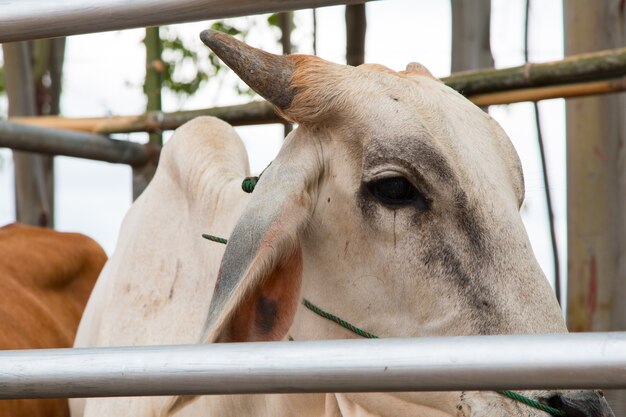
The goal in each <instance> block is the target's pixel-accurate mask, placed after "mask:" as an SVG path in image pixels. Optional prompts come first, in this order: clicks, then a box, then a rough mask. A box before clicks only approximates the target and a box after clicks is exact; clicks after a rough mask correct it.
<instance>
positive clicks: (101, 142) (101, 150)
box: [0, 121, 158, 166]
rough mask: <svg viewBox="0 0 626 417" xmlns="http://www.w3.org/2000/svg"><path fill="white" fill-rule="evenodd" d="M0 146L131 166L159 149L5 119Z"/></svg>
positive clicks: (149, 156)
mask: <svg viewBox="0 0 626 417" xmlns="http://www.w3.org/2000/svg"><path fill="white" fill-rule="evenodd" d="M0 147H6V148H11V149H15V150H18V151H25V152H38V153H44V154H49V155H65V156H73V157H77V158H86V159H95V160H97V161H106V162H115V163H119V164H128V165H132V166H140V165H144V164H145V163H147V162H148V161H149V160H150V159H151V158H158V150H157V149H156V148H153V147H149V146H147V145H141V144H138V143H133V142H128V141H121V140H114V139H109V138H107V137H106V136H101V135H96V134H93V133H84V132H75V131H71V130H61V129H51V128H43V127H36V126H28V125H21V124H18V123H12V122H7V121H0Z"/></svg>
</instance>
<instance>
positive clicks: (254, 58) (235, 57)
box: [200, 30, 297, 110]
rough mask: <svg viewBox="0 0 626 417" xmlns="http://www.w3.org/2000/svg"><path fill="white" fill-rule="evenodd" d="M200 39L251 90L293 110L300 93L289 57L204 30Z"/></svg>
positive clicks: (279, 105)
mask: <svg viewBox="0 0 626 417" xmlns="http://www.w3.org/2000/svg"><path fill="white" fill-rule="evenodd" d="M200 39H201V40H202V42H204V44H205V45H207V46H208V47H209V48H211V49H212V50H213V52H215V54H216V55H217V56H219V57H220V58H221V59H222V61H224V62H225V63H226V65H228V66H229V67H230V68H231V69H232V70H233V71H235V72H236V73H237V75H239V77H240V78H241V79H242V80H243V81H244V82H245V83H246V84H248V85H249V86H250V88H252V89H253V90H254V91H256V92H257V93H259V94H260V95H261V96H263V97H264V98H265V99H266V100H268V101H269V102H270V103H272V104H274V105H275V106H277V107H278V108H279V109H281V110H285V109H287V108H289V106H290V105H291V101H292V100H293V98H294V96H295V95H296V93H297V91H296V89H294V88H292V87H291V86H290V83H291V78H292V76H293V72H294V68H295V66H294V64H293V62H292V61H291V60H290V59H289V58H287V57H285V56H281V55H274V54H270V53H268V52H265V51H261V50H260V49H256V48H253V47H251V46H248V45H246V44H245V43H243V42H240V41H238V40H237V39H235V38H233V37H232V36H228V35H225V34H223V33H221V32H217V31H215V30H205V31H203V32H202V33H201V34H200Z"/></svg>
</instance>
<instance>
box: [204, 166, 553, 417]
mask: <svg viewBox="0 0 626 417" xmlns="http://www.w3.org/2000/svg"><path fill="white" fill-rule="evenodd" d="M268 166H269V165H268ZM265 169H267V168H265ZM263 171H264V172H265V170H263ZM261 175H263V172H261V174H259V176H258V177H247V178H245V179H244V180H243V182H242V183H241V189H242V190H243V191H245V192H246V193H251V192H252V191H254V187H255V186H256V184H257V182H259V177H260V176H261ZM202 237H203V238H205V239H208V240H210V241H213V242H217V243H223V244H226V243H228V240H227V239H224V238H223V237H218V236H213V235H209V234H207V233H203V234H202ZM302 304H303V305H304V306H305V307H306V308H308V309H309V310H311V311H312V312H314V313H315V314H317V315H318V316H320V317H323V318H325V319H327V320H330V321H332V322H335V323H337V324H338V325H340V326H341V327H343V328H344V329H347V330H350V331H351V332H352V333H355V334H357V335H359V336H361V337H365V338H367V339H378V336H376V335H375V334H372V333H370V332H368V331H365V330H363V329H361V328H358V327H356V326H355V325H353V324H351V323H348V322H347V321H345V320H343V319H342V318H340V317H337V316H335V315H334V314H331V313H329V312H328V311H324V310H322V309H321V308H319V307H318V306H316V305H315V304H313V303H312V302H310V301H309V300H307V299H306V298H303V299H302ZM290 340H293V339H290ZM496 392H497V393H498V394H500V395H502V396H504V397H507V398H510V399H512V400H514V401H518V402H521V403H522V404H526V405H527V406H529V407H532V408H536V409H537V410H541V411H545V412H546V413H549V414H552V415H553V416H557V417H563V416H565V412H564V411H563V410H559V409H556V408H553V407H550V406H549V405H546V404H543V403H541V402H539V401H537V400H533V399H532V398H528V397H526V396H524V395H522V394H519V393H517V392H513V391H496Z"/></svg>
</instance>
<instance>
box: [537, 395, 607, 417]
mask: <svg viewBox="0 0 626 417" xmlns="http://www.w3.org/2000/svg"><path fill="white" fill-rule="evenodd" d="M547 403H548V405H550V406H551V407H554V408H557V409H559V410H563V411H564V412H565V416H566V417H615V414H613V411H612V410H611V407H609V404H608V403H607V401H606V399H605V398H604V395H603V394H602V392H601V391H581V392H580V393H573V394H569V393H568V394H558V395H555V396H553V397H550V398H548V399H547Z"/></svg>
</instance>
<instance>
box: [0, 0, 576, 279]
mask: <svg viewBox="0 0 626 417" xmlns="http://www.w3.org/2000/svg"><path fill="white" fill-rule="evenodd" d="M534 5H535V8H534V9H531V44H530V49H531V51H530V56H531V61H537V62H539V61H548V60H556V59H560V58H562V56H563V30H562V9H561V7H562V2H561V0H543V1H541V2H539V1H535V2H534ZM317 13H318V15H317V16H318V48H317V50H318V55H320V56H321V57H323V58H325V59H328V60H331V61H335V62H345V24H344V14H343V13H344V8H343V7H341V6H338V7H328V8H323V9H318V11H317ZM311 16H312V13H311V11H310V10H304V11H299V12H297V13H296V24H297V28H296V31H295V32H294V34H293V38H292V39H293V41H294V43H295V44H296V45H297V46H298V47H299V48H298V52H302V53H312V47H311V39H312V37H311V33H312V18H311ZM367 18H368V27H367V41H366V61H367V62H376V63H380V64H384V65H386V66H388V67H390V68H393V69H396V70H400V69H403V68H404V67H405V65H406V64H407V63H408V62H411V61H417V62H421V63H422V64H424V65H426V66H427V67H428V68H429V69H430V70H431V72H432V73H433V74H434V75H437V76H445V75H447V74H449V72H450V70H449V68H450V31H451V27H450V25H451V23H450V5H449V0H384V1H378V2H372V3H368V5H367ZM265 19H266V16H260V17H256V18H254V20H255V21H258V22H259V23H258V24H257V25H256V27H255V28H254V29H253V31H252V33H251V35H250V36H249V38H248V39H249V42H250V43H251V44H252V45H254V46H258V47H262V48H264V49H266V50H269V51H273V52H279V46H278V44H277V42H276V38H277V37H276V34H275V33H273V32H272V31H271V30H268V29H267V28H266V25H265V24H264V23H263V22H264V21H265ZM523 24H524V0H492V29H491V46H492V50H493V54H494V58H495V61H496V66H497V67H507V66H513V65H520V64H522V63H523V50H522V48H523ZM209 25H210V23H207V22H202V23H192V24H183V25H175V26H174V29H175V30H176V31H177V32H178V33H179V34H180V35H181V36H183V37H184V38H185V39H188V40H189V41H190V42H194V43H195V44H196V45H197V48H198V49H199V50H201V49H202V48H204V47H203V46H201V43H200V41H199V40H198V34H199V33H200V31H201V30H203V29H206V28H207V27H208V26H209ZM142 37H143V30H142V29H135V30H127V31H121V32H107V33H100V34H93V35H82V36H74V37H70V38H68V41H67V50H66V61H65V73H64V80H63V97H62V103H61V108H62V112H63V114H64V115H65V116H74V117H80V116H85V117H86V116H101V115H108V114H114V115H131V114H139V113H142V112H143V109H144V107H145V99H144V96H143V92H142V83H143V75H144V68H145V52H144V50H143V47H142V44H141V39H142ZM207 54H208V49H207ZM233 78H234V77H233ZM231 82H234V81H231ZM228 86H229V85H228V84H227V85H226V86H224V87H223V88H221V89H219V88H217V87H216V86H213V87H211V88H207V87H205V88H203V89H202V90H201V91H200V92H198V93H197V94H196V95H195V96H194V97H193V98H190V99H187V100H185V101H181V100H180V99H178V98H176V97H173V96H171V95H166V96H165V97H164V110H166V111H174V110H180V109H195V108H203V107H211V106H214V105H228V104H234V103H242V102H245V101H247V98H242V97H237V96H236V95H235V94H234V93H233V92H232V91H231V90H230V89H229V88H228ZM540 108H541V112H542V122H543V128H544V138H545V141H546V149H547V153H548V156H549V159H548V166H549V175H550V180H551V190H552V193H553V199H554V203H555V204H554V210H555V218H556V224H557V232H558V240H559V248H560V255H561V271H562V276H565V273H566V264H567V262H566V259H565V257H566V246H565V245H566V217H565V216H566V211H565V210H566V207H565V186H566V182H565V127H564V111H565V109H564V101H563V100H561V99H558V100H548V101H544V102H541V104H540ZM490 113H491V114H492V116H494V117H495V118H496V119H497V120H498V121H499V122H500V123H501V125H502V126H503V128H504V129H505V130H506V131H507V133H508V134H509V136H510V137H511V140H512V141H513V143H514V145H515V147H516V148H517V151H518V153H519V154H520V157H521V159H522V164H523V167H524V172H525V176H526V203H525V206H524V209H523V212H522V216H523V219H524V222H525V224H526V227H527V230H528V233H529V235H530V239H531V242H532V245H533V248H534V249H535V253H536V255H537V257H538V259H539V262H540V264H541V266H542V268H543V270H544V271H545V273H546V275H547V276H548V278H549V279H550V280H552V277H553V267H552V255H551V246H550V240H549V230H548V224H547V220H546V209H545V202H544V190H543V183H542V176H541V165H540V161H539V153H538V148H537V144H536V143H537V141H536V134H535V125H534V123H533V118H532V107H531V105H530V104H529V103H522V104H515V105H509V106H492V107H491V109H490ZM0 115H6V102H5V101H0ZM237 130H238V132H239V134H240V135H241V136H242V137H243V139H244V142H245V143H246V146H247V147H248V151H249V153H250V160H251V165H252V172H253V173H258V172H259V171H260V170H262V169H263V168H264V167H265V166H266V165H267V164H268V163H269V161H271V160H272V159H273V157H274V156H275V154H276V153H277V152H278V149H279V147H280V144H281V141H282V126H281V125H267V126H250V127H242V128H237ZM122 137H124V136H122ZM132 139H133V140H144V139H145V135H143V134H136V135H132ZM12 169H13V165H12V161H11V157H10V152H9V151H8V150H6V149H1V150H0V224H4V223H9V222H13V221H14V220H15V213H14V200H13V177H12ZM55 175H56V191H57V194H56V207H55V208H56V225H57V228H58V229H59V230H66V231H79V232H82V233H85V234H87V235H89V236H91V237H93V238H95V239H96V240H97V241H98V242H99V243H100V244H101V245H102V246H103V247H104V248H105V250H106V251H107V252H108V253H109V254H110V253H112V251H113V249H114V247H115V242H116V239H117V234H118V229H119V226H120V224H121V221H122V218H123V216H124V214H125V212H126V210H127V209H128V207H129V206H130V204H131V178H130V168H128V167H126V166H123V165H115V164H108V163H103V162H95V161H87V160H80V159H75V158H66V157H57V158H56V167H55Z"/></svg>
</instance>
